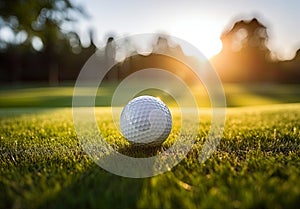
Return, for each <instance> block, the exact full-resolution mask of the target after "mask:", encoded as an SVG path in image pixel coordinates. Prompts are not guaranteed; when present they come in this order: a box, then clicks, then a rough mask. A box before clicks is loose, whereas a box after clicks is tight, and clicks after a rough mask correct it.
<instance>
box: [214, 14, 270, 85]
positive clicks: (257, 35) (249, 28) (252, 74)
mask: <svg viewBox="0 0 300 209" xmlns="http://www.w3.org/2000/svg"><path fill="white" fill-rule="evenodd" d="M268 39H269V37H268V34H267V28H266V26H264V25H263V24H262V23H261V22H259V21H258V20H257V19H256V18H253V19H251V20H249V21H247V20H241V21H237V22H235V23H234V24H233V26H232V27H231V28H230V29H229V30H226V31H225V32H224V33H223V34H222V35H221V40H222V44H223V48H222V51H221V53H220V54H219V55H218V56H217V57H215V58H214V59H213V60H212V61H213V63H214V64H215V65H216V68H219V69H217V70H219V71H220V74H221V75H222V76H223V77H225V80H228V81H257V80H260V79H261V80H263V79H265V76H266V71H268V69H269V67H270V61H271V59H270V57H271V52H270V50H269V49H268V47H267V46H266V43H267V41H268Z"/></svg>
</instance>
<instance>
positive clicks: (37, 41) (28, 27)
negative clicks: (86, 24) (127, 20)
mask: <svg viewBox="0 0 300 209" xmlns="http://www.w3.org/2000/svg"><path fill="white" fill-rule="evenodd" d="M79 16H86V14H85V12H84V10H83V8H82V7H80V6H75V5H74V4H72V2H71V1H70V0H27V1H24V0H13V1H11V0H4V1H3V0H2V1H0V31H2V34H4V35H2V36H0V50H2V51H7V52H8V53H9V52H11V54H10V55H11V56H10V58H11V59H12V60H13V63H15V64H16V66H15V68H14V74H17V75H18V74H19V72H20V68H22V66H21V64H22V62H21V61H20V59H21V58H20V54H22V51H24V50H26V51H27V50H29V49H30V50H33V51H42V52H43V62H44V64H45V65H46V67H47V70H48V78H49V81H50V82H56V81H57V79H58V62H57V60H58V58H59V56H60V55H61V54H63V53H67V51H68V50H71V51H72V52H74V53H78V52H80V50H81V43H80V39H79V37H78V35H77V34H76V33H74V32H73V31H72V23H73V22H75V21H76V20H77V19H78V17H79ZM17 75H15V76H13V77H14V78H15V79H18V76H17Z"/></svg>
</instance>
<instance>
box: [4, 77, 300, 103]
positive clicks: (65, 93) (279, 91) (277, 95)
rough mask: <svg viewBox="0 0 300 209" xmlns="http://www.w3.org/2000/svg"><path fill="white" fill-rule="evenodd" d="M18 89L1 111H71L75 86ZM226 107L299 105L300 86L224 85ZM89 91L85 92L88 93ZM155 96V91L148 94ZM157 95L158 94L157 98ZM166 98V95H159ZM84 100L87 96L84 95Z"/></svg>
mask: <svg viewBox="0 0 300 209" xmlns="http://www.w3.org/2000/svg"><path fill="white" fill-rule="evenodd" d="M25 87H26V88H24V86H23V87H22V86H20V87H18V86H16V87H3V86H2V87H1V86H0V108H5V107H6V108H7V107H71V106H72V96H73V90H74V86H73V85H71V84H68V85H62V86H56V87H49V86H39V85H29V86H25ZM115 87H116V85H115V83H103V84H101V88H99V91H98V93H97V97H96V101H95V103H96V106H109V105H110V101H111V98H112V95H113V93H114V88H115ZM224 89H225V93H226V99H227V106H228V107H238V106H253V105H269V104H281V103H299V102H300V85H299V84H293V85H288V84H285V85H283V84H281V85H278V84H277V85H275V84H248V85H238V84H225V85H224ZM88 90H89V89H88V88H85V89H83V91H85V92H88ZM193 90H194V94H195V95H196V96H197V99H198V101H199V105H200V106H201V107H207V106H209V98H208V96H207V94H206V92H205V91H204V89H203V88H194V89H193ZM148 93H153V91H152V92H151V91H148ZM157 93H158V92H155V95H157ZM158 96H162V97H164V96H165V95H164V94H162V95H158ZM82 99H84V95H82Z"/></svg>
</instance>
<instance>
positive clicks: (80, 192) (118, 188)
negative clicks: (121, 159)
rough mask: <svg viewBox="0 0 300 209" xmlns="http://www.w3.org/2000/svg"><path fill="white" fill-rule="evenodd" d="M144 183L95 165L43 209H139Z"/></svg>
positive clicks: (45, 204) (46, 203) (48, 201)
mask: <svg viewBox="0 0 300 209" xmlns="http://www.w3.org/2000/svg"><path fill="white" fill-rule="evenodd" d="M146 180H147V179H146ZM144 181H145V179H129V178H124V177H119V176H116V175H113V174H110V173H108V172H106V171H104V170H102V169H100V168H99V167H97V166H96V165H94V166H93V167H92V168H91V170H90V171H89V172H88V173H86V174H85V175H83V176H81V178H80V179H78V180H77V181H75V182H74V183H73V184H71V185H70V186H69V187H66V188H63V189H62V190H61V191H60V192H59V193H57V194H56V195H55V196H54V197H53V198H51V199H48V200H47V201H46V202H45V203H44V205H42V206H41V208H55V209H59V208H122V209H126V208H136V207H137V206H136V204H137V203H138V200H139V198H140V194H141V190H142V187H143V182H144Z"/></svg>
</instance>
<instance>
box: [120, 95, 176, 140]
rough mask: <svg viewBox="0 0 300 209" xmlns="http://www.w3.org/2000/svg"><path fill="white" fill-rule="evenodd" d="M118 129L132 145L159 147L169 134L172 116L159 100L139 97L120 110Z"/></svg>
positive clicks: (150, 97) (151, 97)
mask: <svg viewBox="0 0 300 209" xmlns="http://www.w3.org/2000/svg"><path fill="white" fill-rule="evenodd" d="M120 128H121V132H122V134H123V136H124V137H125V138H126V139H127V140H128V141H130V142H132V143H134V144H141V145H142V144H152V145H159V144H161V143H162V142H164V140H165V139H166V138H167V137H168V136H169V134H170V131H171V128H172V116H171V113H170V110H169V108H168V107H167V106H166V105H165V104H164V103H163V102H162V101H161V100H160V99H158V98H155V97H153V96H139V97H136V98H134V99H132V100H131V101H130V102H129V103H128V104H127V105H126V106H125V107H124V109H123V110H122V113H121V116H120Z"/></svg>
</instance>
